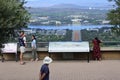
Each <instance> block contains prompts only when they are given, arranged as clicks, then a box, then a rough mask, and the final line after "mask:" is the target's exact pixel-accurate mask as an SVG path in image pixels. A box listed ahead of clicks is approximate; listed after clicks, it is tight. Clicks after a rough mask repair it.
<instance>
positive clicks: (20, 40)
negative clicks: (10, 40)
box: [19, 37, 25, 46]
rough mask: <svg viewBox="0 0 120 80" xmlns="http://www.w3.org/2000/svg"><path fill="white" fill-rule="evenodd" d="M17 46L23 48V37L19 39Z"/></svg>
mask: <svg viewBox="0 0 120 80" xmlns="http://www.w3.org/2000/svg"><path fill="white" fill-rule="evenodd" d="M19 45H20V46H25V43H24V40H23V37H19Z"/></svg>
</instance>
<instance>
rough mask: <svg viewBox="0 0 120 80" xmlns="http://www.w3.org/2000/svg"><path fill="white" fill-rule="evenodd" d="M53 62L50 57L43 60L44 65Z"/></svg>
mask: <svg viewBox="0 0 120 80" xmlns="http://www.w3.org/2000/svg"><path fill="white" fill-rule="evenodd" d="M51 62H52V59H51V58H50V57H49V56H46V57H45V58H44V59H43V63H44V64H50V63H51Z"/></svg>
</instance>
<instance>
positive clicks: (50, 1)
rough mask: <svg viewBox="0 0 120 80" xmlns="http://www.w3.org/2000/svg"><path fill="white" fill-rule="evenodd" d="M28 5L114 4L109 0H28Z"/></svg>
mask: <svg viewBox="0 0 120 80" xmlns="http://www.w3.org/2000/svg"><path fill="white" fill-rule="evenodd" d="M26 1H27V3H26V4H25V6H27V7H50V6H53V5H57V4H63V3H64V4H76V5H80V6H90V7H91V6H112V4H113V3H112V2H108V0H26Z"/></svg>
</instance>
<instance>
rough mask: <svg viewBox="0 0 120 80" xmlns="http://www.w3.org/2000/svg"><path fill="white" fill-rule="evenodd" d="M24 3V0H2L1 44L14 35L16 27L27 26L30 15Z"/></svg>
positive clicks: (0, 9) (0, 11) (0, 20)
mask: <svg viewBox="0 0 120 80" xmlns="http://www.w3.org/2000/svg"><path fill="white" fill-rule="evenodd" d="M24 4H25V1H24V0H0V38H1V39H0V45H1V44H2V43H5V42H7V41H8V40H9V38H10V37H12V36H14V31H15V29H21V28H23V27H27V23H28V22H29V18H30V17H29V13H28V12H27V10H26V9H25V7H24ZM15 34H16V33H15Z"/></svg>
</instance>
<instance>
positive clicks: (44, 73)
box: [39, 56, 52, 80]
mask: <svg viewBox="0 0 120 80" xmlns="http://www.w3.org/2000/svg"><path fill="white" fill-rule="evenodd" d="M51 62H52V59H51V58H50V57H48V56H46V57H45V58H44V59H43V65H42V67H41V69H40V74H39V80H49V73H50V71H49V64H50V63H51Z"/></svg>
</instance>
